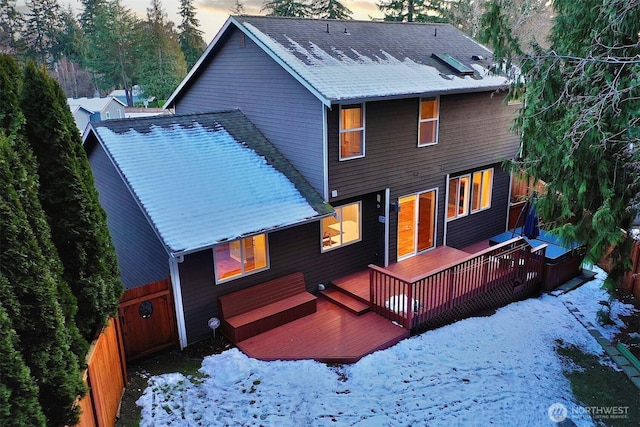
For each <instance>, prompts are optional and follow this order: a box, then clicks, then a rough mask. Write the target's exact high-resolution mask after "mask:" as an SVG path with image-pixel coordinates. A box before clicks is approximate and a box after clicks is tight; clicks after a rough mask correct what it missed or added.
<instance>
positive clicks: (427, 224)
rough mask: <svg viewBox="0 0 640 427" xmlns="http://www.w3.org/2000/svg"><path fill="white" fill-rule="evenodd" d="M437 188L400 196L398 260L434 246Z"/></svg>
mask: <svg viewBox="0 0 640 427" xmlns="http://www.w3.org/2000/svg"><path fill="white" fill-rule="evenodd" d="M437 195H438V193H437V190H429V191H424V192H422V193H418V194H411V195H409V196H404V197H400V198H399V199H398V205H399V207H400V212H399V213H398V260H400V259H404V258H409V257H411V256H414V255H416V254H418V253H420V252H423V251H425V250H427V249H430V248H433V247H434V246H435V236H436V200H437Z"/></svg>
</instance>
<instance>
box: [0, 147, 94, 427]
mask: <svg viewBox="0 0 640 427" xmlns="http://www.w3.org/2000/svg"><path fill="white" fill-rule="evenodd" d="M20 164H21V159H20V158H19V157H18V155H17V153H16V151H15V150H14V149H13V147H12V146H11V144H9V143H8V142H7V138H5V137H3V138H2V143H0V247H1V248H2V250H1V251H0V274H2V275H4V276H5V277H6V278H7V280H8V282H9V285H10V287H11V290H12V292H13V294H14V295H15V304H11V305H10V306H9V307H6V308H7V310H8V311H9V312H8V315H9V318H10V319H11V321H12V325H13V328H14V329H15V331H16V334H17V336H18V338H19V350H20V353H21V354H22V356H23V357H24V361H25V363H26V365H27V366H28V367H29V369H30V370H31V373H32V375H33V377H34V378H36V379H37V382H38V388H39V389H38V400H39V402H40V406H41V407H42V411H43V413H44V415H45V417H46V419H47V424H49V425H73V424H75V423H76V421H77V417H78V409H77V408H76V407H75V401H76V398H77V397H78V396H80V395H82V394H84V385H83V383H82V379H81V371H80V367H79V363H78V358H77V356H76V355H75V354H74V352H73V351H72V350H71V345H72V338H71V334H70V333H69V329H68V328H67V325H66V324H65V317H64V314H63V311H62V308H61V306H60V304H59V302H58V287H59V284H58V283H57V281H58V280H59V277H58V275H57V274H56V273H55V272H52V271H51V270H50V269H49V267H50V266H51V264H52V261H51V260H47V259H46V257H45V256H44V254H43V252H42V249H41V248H40V246H39V245H38V239H37V238H36V236H35V233H34V230H33V228H32V227H31V226H30V221H29V217H32V218H36V219H35V220H36V221H38V222H42V223H43V224H42V225H41V226H40V227H39V229H40V230H46V228H47V227H46V220H45V216H44V214H43V212H42V211H40V212H37V211H36V212H34V211H29V212H26V211H25V208H24V206H23V204H22V203H21V196H20V195H19V193H20V192H21V191H22V184H23V182H24V180H25V179H26V180H28V179H30V177H29V176H28V174H27V172H26V170H23V171H19V166H17V165H20ZM22 197H23V196H22ZM36 205H37V203H36V202H34V203H32V206H36ZM45 237H46V236H45Z"/></svg>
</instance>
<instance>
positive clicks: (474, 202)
mask: <svg viewBox="0 0 640 427" xmlns="http://www.w3.org/2000/svg"><path fill="white" fill-rule="evenodd" d="M492 190H493V169H486V170H483V171H478V172H474V173H473V183H472V189H471V212H477V211H481V210H484V209H489V208H490V207H491V191H492Z"/></svg>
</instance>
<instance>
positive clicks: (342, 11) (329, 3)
mask: <svg viewBox="0 0 640 427" xmlns="http://www.w3.org/2000/svg"><path fill="white" fill-rule="evenodd" d="M312 10H313V15H314V16H315V17H317V18H321V19H351V15H352V14H353V12H352V11H351V10H350V9H349V8H348V7H346V6H345V5H343V4H342V3H340V2H339V1H338V0H321V1H316V2H313V6H312Z"/></svg>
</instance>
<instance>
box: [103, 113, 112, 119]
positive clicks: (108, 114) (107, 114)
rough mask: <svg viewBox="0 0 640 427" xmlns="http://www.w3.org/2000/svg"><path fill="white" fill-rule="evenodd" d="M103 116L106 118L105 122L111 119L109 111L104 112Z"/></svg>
mask: <svg viewBox="0 0 640 427" xmlns="http://www.w3.org/2000/svg"><path fill="white" fill-rule="evenodd" d="M104 116H105V117H106V118H107V120H109V119H110V118H111V112H110V111H105V112H104Z"/></svg>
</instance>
